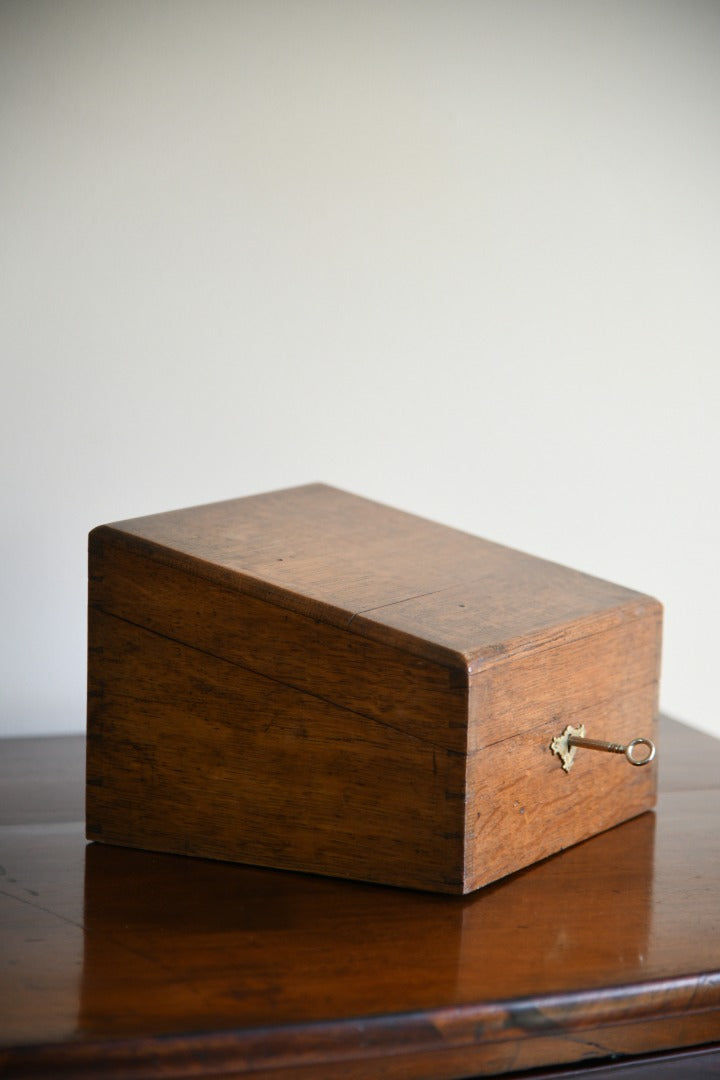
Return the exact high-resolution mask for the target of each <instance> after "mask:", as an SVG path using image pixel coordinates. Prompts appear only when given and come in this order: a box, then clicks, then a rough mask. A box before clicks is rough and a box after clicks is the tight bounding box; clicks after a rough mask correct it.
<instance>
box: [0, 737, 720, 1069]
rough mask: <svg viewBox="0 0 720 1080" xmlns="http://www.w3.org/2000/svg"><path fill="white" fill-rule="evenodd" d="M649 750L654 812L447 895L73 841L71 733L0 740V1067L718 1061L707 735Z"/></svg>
mask: <svg viewBox="0 0 720 1080" xmlns="http://www.w3.org/2000/svg"><path fill="white" fill-rule="evenodd" d="M660 753H661V761H660V770H661V771H660V790H661V796H660V801H659V805H658V810H657V813H648V814H644V815H642V816H640V817H638V818H635V819H634V820H633V821H630V822H627V823H626V824H624V825H621V826H618V827H617V828H615V829H612V830H610V831H608V832H606V833H603V834H601V835H599V836H597V837H595V838H593V839H592V840H589V841H587V842H585V843H583V844H580V845H578V846H576V847H573V848H569V849H568V850H566V851H564V852H562V853H561V854H559V855H556V856H554V857H553V858H551V859H548V860H546V861H545V862H543V863H540V864H538V865H536V866H534V867H532V868H530V869H528V870H525V871H522V872H521V873H518V874H516V875H514V876H512V877H510V878H507V879H505V880H504V881H502V882H499V883H497V884H496V885H493V886H490V887H488V888H487V889H484V890H481V891H480V892H479V893H477V894H475V895H473V896H471V897H466V898H460V897H443V896H434V895H429V894H423V893H418V892H411V891H405V890H400V889H393V888H390V887H383V886H373V885H362V884H354V883H349V882H343V881H338V880H332V879H323V878H319V877H313V876H309V875H303V874H293V873H289V872H284V871H272V870H263V869H254V868H250V867H244V866H239V865H229V864H225V863H218V862H211V861H205V860H199V859H184V858H182V857H179V856H172V855H156V854H150V853H146V852H141V851H132V850H126V849H122V848H114V847H110V846H105V845H95V844H91V845H89V846H86V844H85V841H84V839H83V821H82V818H83V799H82V787H83V740H82V739H79V738H70V739H47V740H13V741H6V742H3V743H0V755H1V758H2V765H1V772H0V809H1V812H2V816H1V818H0V821H1V822H2V824H1V825H0V847H1V849H2V854H1V856H0V863H1V864H2V870H1V871H0V913H1V923H0V933H1V939H0V940H1V945H0V969H1V970H0V1048H1V1049H0V1073H2V1075H7V1076H26V1077H30V1076H35V1077H56V1076H87V1077H89V1076H108V1077H110V1076H112V1077H117V1076H133V1077H150V1076H157V1077H175V1076H178V1077H180V1076H182V1077H199V1076H208V1077H209V1076H218V1077H219V1076H241V1075H251V1076H264V1077H278V1078H279V1077H290V1076H297V1077H319V1078H323V1077H336V1076H342V1077H348V1078H353V1077H371V1076H379V1077H391V1078H401V1077H404V1078H409V1077H438V1078H441V1077H468V1076H474V1075H500V1074H508V1073H509V1074H511V1075H513V1074H514V1075H517V1076H520V1075H522V1074H523V1071H524V1070H528V1069H537V1068H541V1067H542V1068H543V1069H544V1072H543V1073H542V1074H541V1075H546V1076H555V1075H562V1071H558V1070H559V1069H560V1067H562V1068H567V1067H569V1066H571V1065H572V1066H574V1069H573V1072H572V1073H570V1074H569V1075H575V1071H576V1068H577V1067H578V1066H579V1065H582V1066H583V1068H585V1069H590V1068H591V1066H592V1063H593V1062H596V1063H598V1067H602V1069H603V1070H604V1071H603V1072H599V1073H598V1074H597V1075H598V1077H601V1076H602V1077H605V1076H607V1077H608V1078H609V1077H612V1076H614V1075H617V1070H618V1068H619V1064H620V1063H621V1062H625V1064H626V1065H627V1067H628V1068H629V1067H630V1066H629V1065H628V1063H629V1062H633V1063H634V1064H633V1069H635V1071H634V1072H633V1071H631V1072H629V1073H628V1075H635V1076H638V1077H640V1076H642V1077H643V1078H645V1077H651V1076H657V1077H661V1076H662V1077H666V1076H671V1075H678V1076H684V1075H687V1076H712V1075H717V1069H718V1061H720V1058H718V1054H717V1052H716V1050H713V1049H712V1046H713V1044H715V1043H717V1042H718V1040H720V743H719V742H718V741H716V740H713V739H710V738H709V737H707V736H703V735H701V734H699V733H697V732H694V731H691V730H690V729H688V728H685V727H682V726H681V725H678V724H675V723H673V722H672V721H663V731H662V742H661V751H660ZM697 1047H704V1048H705V1050H704V1053H703V1055H701V1056H693V1057H690V1058H688V1057H687V1056H685V1055H684V1056H681V1057H677V1056H676V1057H674V1058H672V1057H667V1056H666V1055H668V1054H670V1053H671V1052H673V1053H675V1054H677V1052H678V1051H679V1050H681V1049H682V1050H683V1051H684V1050H685V1049H686V1048H697ZM641 1061H642V1062H643V1063H644V1064H643V1065H642V1068H643V1070H644V1071H643V1072H642V1073H641V1072H638V1071H637V1070H638V1069H639V1068H640V1067H641V1065H640V1062H641ZM673 1062H674V1063H675V1064H673ZM653 1069H654V1070H656V1071H655V1072H652V1071H648V1070H653ZM670 1069H676V1070H677V1071H676V1072H675V1073H674V1074H673V1072H671V1071H669V1070H670ZM657 1070H661V1071H657ZM588 1075H592V1073H591V1072H590V1073H589V1074H588Z"/></svg>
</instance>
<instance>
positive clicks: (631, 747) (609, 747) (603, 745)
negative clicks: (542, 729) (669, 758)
mask: <svg viewBox="0 0 720 1080" xmlns="http://www.w3.org/2000/svg"><path fill="white" fill-rule="evenodd" d="M636 746H646V747H647V749H648V752H647V754H645V755H644V757H636V756H635V747H636ZM579 747H582V748H583V749H585V750H602V751H604V753H606V754H624V755H625V757H626V758H627V760H628V761H629V762H630V764H631V765H649V764H650V762H651V761H652V759H653V758H654V757H655V743H654V742H653V741H652V739H646V738H645V737H644V736H643V737H642V738H638V739H632V740H631V742H629V743H628V744H627V745H626V746H625V745H623V744H622V743H614V742H605V741H604V740H603V739H586V738H585V725H584V724H581V725H580V726H579V727H576V728H574V727H572V726H570V725H568V727H566V728H565V730H564V731H563V733H562V735H556V736H555V738H554V739H553V741H552V743H551V744H550V749H551V750H552V752H553V754H557V755H558V757H559V758H560V759H561V761H562V767H563V769H564V770H565V772H569V771H570V767H571V765H572V763H573V760H574V758H575V750H576V749H577V748H579Z"/></svg>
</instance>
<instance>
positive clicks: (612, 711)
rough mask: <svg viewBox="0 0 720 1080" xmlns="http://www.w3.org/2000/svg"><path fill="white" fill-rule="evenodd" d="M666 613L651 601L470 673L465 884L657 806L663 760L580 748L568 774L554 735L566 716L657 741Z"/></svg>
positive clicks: (612, 737)
mask: <svg viewBox="0 0 720 1080" xmlns="http://www.w3.org/2000/svg"><path fill="white" fill-rule="evenodd" d="M661 621H662V609H661V607H660V605H659V604H655V605H652V606H651V607H649V608H648V610H647V612H646V614H645V615H644V616H643V617H641V618H636V619H634V620H632V621H629V622H626V623H624V624H623V625H622V626H619V627H616V628H615V629H613V630H607V631H604V632H602V633H598V634H594V635H590V636H589V637H587V638H584V639H583V640H582V641H577V642H574V643H573V644H572V645H569V646H565V647H561V648H558V649H554V650H545V651H540V652H538V653H537V654H536V655H534V656H532V655H531V656H528V657H524V658H523V659H522V661H519V662H512V661H508V662H507V663H505V664H497V665H495V666H493V667H490V668H488V670H487V671H485V672H484V673H482V674H480V675H477V676H474V677H473V678H472V679H471V690H470V732H471V735H470V740H471V745H472V747H473V750H472V752H471V753H470V754H469V756H468V763H467V769H468V773H467V785H468V799H467V805H466V836H467V849H466V888H467V889H468V891H470V890H471V889H475V888H478V887H479V886H480V885H484V884H487V883H488V882H490V881H494V880H496V879H497V878H499V877H502V876H504V875H505V874H509V873H512V872H513V871H515V870H519V869H521V868H522V867H524V866H528V865H530V864H531V863H533V862H536V861H537V860H539V859H542V858H545V857H546V856H548V855H552V854H554V853H555V852H557V851H561V850H562V849H563V848H565V847H568V846H570V845H571V844H575V843H578V842H579V841H580V840H584V839H587V838H588V837H590V836H593V835H594V834H596V833H598V832H601V831H603V830H604V829H608V828H610V827H611V826H613V825H617V824H619V823H620V822H622V821H626V820H627V819H628V818H631V817H634V816H635V815H637V814H640V813H642V812H643V811H644V810H648V809H650V808H651V807H652V806H653V805H654V803H655V796H656V787H657V763H656V762H653V763H652V764H650V765H648V766H644V767H640V768H636V767H633V766H632V765H630V764H629V762H628V761H627V760H626V759H625V757H624V756H622V755H617V754H607V753H601V752H597V751H591V750H580V749H578V750H577V752H576V755H575V760H574V763H573V765H572V768H571V769H570V771H569V772H567V773H566V772H564V771H563V769H562V766H561V762H560V759H559V758H558V757H557V756H556V755H555V754H553V753H552V751H551V750H550V743H551V741H552V739H553V738H554V737H555V736H556V735H560V734H561V733H562V732H563V731H564V729H565V728H566V726H567V725H568V724H572V725H573V726H575V727H577V726H579V725H580V724H584V725H585V728H586V734H587V736H588V737H590V738H597V739H604V740H607V741H611V742H617V743H627V742H629V741H630V740H631V739H633V738H636V737H639V736H646V737H649V738H651V739H653V740H655V739H656V735H657V711H658V684H659V669H660V648H661ZM491 732H495V733H496V735H497V738H496V740H495V741H493V740H492V739H491V738H490V733H491ZM513 733H514V734H513Z"/></svg>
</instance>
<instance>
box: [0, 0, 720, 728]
mask: <svg viewBox="0 0 720 1080" xmlns="http://www.w3.org/2000/svg"><path fill="white" fill-rule="evenodd" d="M719 58H720V4H717V3H703V2H693V0H678V2H673V3H670V2H663V0H632V2H618V0H602V2H583V0H576V2H573V3H570V2H562V3H561V2H555V0H528V2H525V3H524V2H516V0H497V2H495V0H493V2H482V0H479V2H457V0H436V2H433V3H428V2H423V0H413V2H410V0H407V2H405V0H396V2H394V0H383V2H375V0H362V2H354V0H349V2H342V0H336V2H307V0H287V2H277V0H275V2H274V0H258V2H254V0H252V2H242V0H236V2H219V0H197V2H195V3H188V2H183V0H173V2H152V0H147V2H145V0H143V2H140V0H117V2H114V3H107V2H103V0H92V2H91V0H88V2H78V0H74V2H66V0H52V2H46V3H44V2H32V0H17V2H8V0H4V2H3V3H2V4H1V5H0V125H1V126H0V156H1V160H2V168H1V170H0V184H1V186H2V191H1V199H0V222H1V224H0V259H2V274H3V277H2V289H1V290H0V305H1V308H2V310H1V312H0V327H1V329H0V333H1V334H2V342H1V345H2V352H1V354H0V355H1V357H2V364H3V371H2V401H1V406H0V411H1V413H2V415H1V417H0V421H1V433H0V437H1V439H2V457H1V459H0V460H1V461H2V473H3V475H2V503H1V505H2V551H1V552H0V573H1V575H2V598H1V602H2V620H1V622H2V631H3V641H2V644H1V646H0V664H1V665H2V672H1V675H0V685H1V691H0V692H1V693H2V721H1V725H2V726H1V730H2V732H3V733H4V734H23V733H24V734H35V733H43V732H64V731H68V732H70V731H80V730H82V729H83V726H84V721H85V717H84V675H85V656H84V649H85V574H86V571H85V548H86V534H87V531H88V530H89V529H90V528H91V527H92V526H94V525H96V524H99V523H101V522H104V521H112V520H117V519H121V518H123V517H130V516H136V515H140V514H144V513H153V512H157V511H160V510H164V509H169V508H173V507H179V506H187V505H192V504H195V503H200V502H209V501H213V500H215V499H222V498H229V497H233V496H236V495H245V494H250V493H254V492H258V491H263V490H267V489H272V488H278V487H286V486H290V485H293V484H297V483H305V482H308V481H313V480H325V481H327V482H330V483H334V484H336V485H337V486H340V487H344V488H347V489H349V490H351V491H355V492H358V493H360V494H363V495H367V496H370V497H372V498H376V499H378V500H380V501H384V502H387V503H390V504H393V505H396V506H399V507H402V508H404V509H407V510H411V511H413V512H416V513H419V514H422V515H424V516H427V517H431V518H435V519H437V520H440V521H443V522H445V523H447V524H450V525H455V526H458V527H460V528H463V529H466V530H469V531H471V532H475V533H478V534H480V535H483V536H487V537H489V538H491V539H494V540H498V541H501V542H503V543H506V544H510V545H512V546H514V547H519V548H521V549H524V550H526V551H531V552H534V553H536V554H539V555H543V556H545V557H547V558H551V559H554V560H557V561H559V562H563V563H567V564H569V565H571V566H575V567H577V568H579V569H582V570H585V571H588V572H590V573H593V574H596V575H598V576H600V577H606V578H609V579H611V580H615V581H619V582H621V583H623V584H626V585H629V586H631V587H633V588H637V589H640V590H642V591H645V592H649V593H651V594H653V595H655V596H657V597H658V598H659V599H661V600H662V601H663V602H664V604H665V606H666V623H665V626H666V631H665V651H664V674H663V682H662V703H663V706H664V708H665V709H666V710H667V711H669V712H671V713H673V714H675V715H677V716H679V717H682V718H684V719H686V720H687V721H688V722H690V723H691V724H694V725H696V726H698V727H701V728H705V729H706V730H708V731H714V732H716V733H717V734H720V717H718V711H717V708H716V700H717V668H718V661H717V650H718V646H717V641H716V630H715V628H716V626H717V619H718V612H719V611H720V587H719V584H718V571H717V552H718V542H719V540H720V517H719V511H718V461H719V460H720V445H719V441H720V440H719V437H718V403H719V400H720V374H719V370H718V358H719V357H720V330H719V323H718V295H719V294H718V285H719V282H720V274H719V271H720V59H719Z"/></svg>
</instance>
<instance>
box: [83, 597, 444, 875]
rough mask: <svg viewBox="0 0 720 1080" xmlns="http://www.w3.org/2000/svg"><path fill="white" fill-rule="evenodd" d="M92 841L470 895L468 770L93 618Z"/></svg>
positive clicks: (376, 727) (259, 680)
mask: <svg viewBox="0 0 720 1080" xmlns="http://www.w3.org/2000/svg"><path fill="white" fill-rule="evenodd" d="M89 667H90V673H89V712H88V770H87V783H88V788H87V821H88V837H89V838H91V839H95V840H103V841H106V842H109V843H117V844H125V845H130V846H134V847H143V848H148V849H152V850H160V851H171V852H178V853H183V854H192V855H202V856H208V857H211V858H220V859H228V860H233V861H240V862H251V863H256V864H260V865H265V866H275V867H282V868H287V869H295V870H306V871H311V872H314V873H323V874H331V875H334V876H339V877H351V878H359V879H362V880H368V881H380V882H385V883H388V884H395V885H403V886H408V887H417V888H424V889H431V890H437V891H442V892H461V891H462V859H463V807H464V786H463V785H464V778H465V759H464V755H461V754H457V753H454V752H452V751H449V750H443V749H439V748H436V747H434V746H432V745H430V744H428V743H427V742H424V741H421V740H419V739H417V738H413V737H412V736H409V735H407V734H406V733H404V732H401V731H398V730H396V729H394V728H392V727H389V726H388V725H386V724H382V723H379V722H378V721H375V720H373V719H371V718H369V717H367V716H362V715H360V714H358V713H356V712H353V711H351V710H349V709H344V708H341V707H339V706H337V705H335V704H332V703H330V702H327V701H324V700H322V699H321V698H318V697H315V696H312V695H310V694H306V693H303V692H301V691H299V690H296V689H294V688H292V687H289V686H286V685H284V684H282V683H280V682H277V681H275V680H273V679H270V678H267V677H265V676H263V675H260V674H258V673H256V672H251V671H248V670H246V669H244V668H241V667H239V666H237V665H236V664H233V663H230V662H228V661H225V660H221V659H218V658H217V657H214V656H210V655H208V654H206V653H202V652H199V651H198V650H193V649H189V648H187V647H186V646H184V645H182V644H180V643H178V642H175V641H171V640H168V639H167V638H166V637H163V636H162V635H160V634H158V633H154V632H152V631H148V630H145V629H142V628H140V627H137V626H134V625H132V624H130V623H128V622H126V621H124V620H122V619H119V618H116V617H114V616H110V615H107V614H105V613H103V612H101V611H98V610H95V609H91V611H90V665H89Z"/></svg>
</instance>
